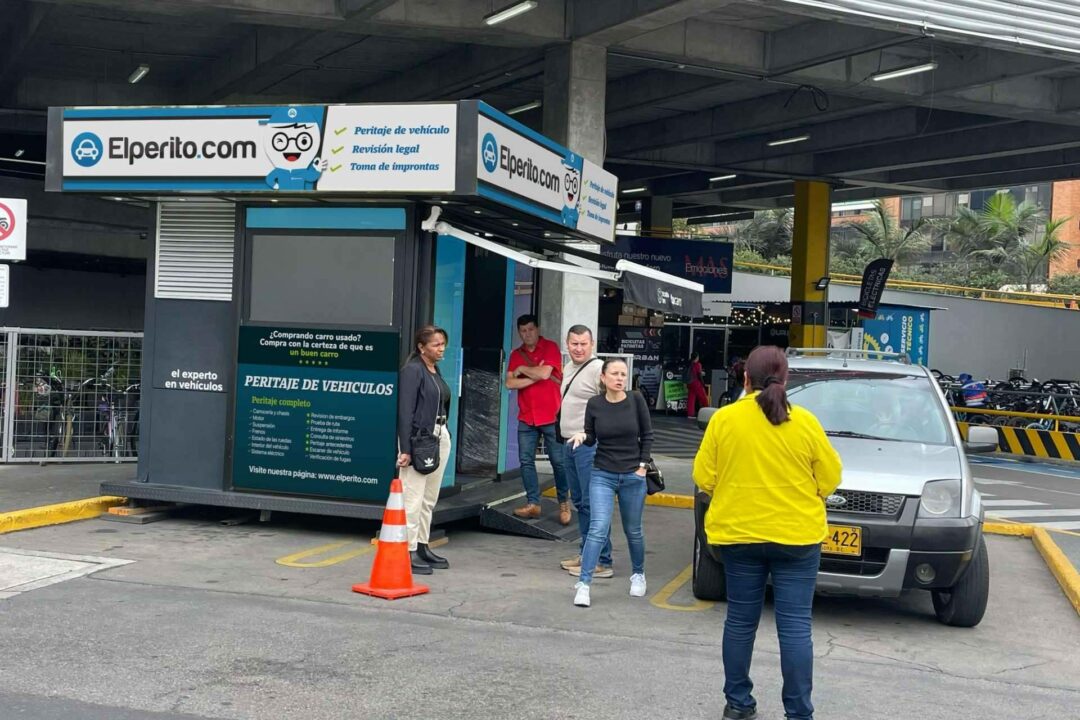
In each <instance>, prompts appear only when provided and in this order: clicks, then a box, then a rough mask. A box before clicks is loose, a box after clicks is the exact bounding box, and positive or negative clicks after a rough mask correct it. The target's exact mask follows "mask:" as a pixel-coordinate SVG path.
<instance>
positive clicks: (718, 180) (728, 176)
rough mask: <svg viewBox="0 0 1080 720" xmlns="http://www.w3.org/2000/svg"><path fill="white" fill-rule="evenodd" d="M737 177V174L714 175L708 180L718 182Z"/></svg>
mask: <svg viewBox="0 0 1080 720" xmlns="http://www.w3.org/2000/svg"><path fill="white" fill-rule="evenodd" d="M737 177H739V176H738V175H717V176H716V177H711V178H709V182H720V181H721V180H734V179H735V178H737Z"/></svg>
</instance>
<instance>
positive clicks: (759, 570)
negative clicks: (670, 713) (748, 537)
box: [720, 543, 821, 720]
mask: <svg viewBox="0 0 1080 720" xmlns="http://www.w3.org/2000/svg"><path fill="white" fill-rule="evenodd" d="M720 555H721V557H722V558H723V560H724V575H725V576H726V578H727V601H728V607H727V619H726V620H725V621H724V676H725V678H724V696H725V698H726V699H727V703H728V705H730V706H731V707H733V708H735V709H738V710H743V709H747V708H751V707H756V706H757V701H756V700H754V696H753V695H752V694H751V691H752V690H753V689H754V683H752V682H751V681H750V658H751V655H753V652H754V636H755V635H756V633H757V627H758V622H759V621H760V620H761V606H762V605H763V604H764V602H765V581H766V580H767V579H768V577H769V575H770V574H771V575H772V585H773V599H774V604H775V611H776V634H777V637H778V638H779V640H780V672H781V674H782V675H783V676H784V689H783V691H782V697H783V700H784V713H785V716H786V717H787V718H788V719H789V720H812V719H813V717H814V705H813V704H812V703H811V702H810V693H811V691H812V690H813V686H814V641H813V638H812V636H811V632H810V631H811V616H812V608H813V605H814V586H815V585H816V583H817V573H818V566H819V565H820V563H821V546H820V545H779V544H777V543H748V544H745V545H724V546H723V547H721V549H720Z"/></svg>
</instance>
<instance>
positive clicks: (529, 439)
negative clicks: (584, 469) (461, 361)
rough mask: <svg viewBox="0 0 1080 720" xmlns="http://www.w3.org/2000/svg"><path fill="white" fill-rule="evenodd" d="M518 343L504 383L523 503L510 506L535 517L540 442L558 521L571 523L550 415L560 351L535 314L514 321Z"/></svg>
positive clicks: (555, 403)
mask: <svg viewBox="0 0 1080 720" xmlns="http://www.w3.org/2000/svg"><path fill="white" fill-rule="evenodd" d="M517 329H518V335H519V336H520V337H521V343H522V344H521V347H519V348H517V349H515V350H514V351H513V352H512V353H510V364H509V366H508V368H507V373H506V387H508V388H510V389H511V390H517V391H518V460H519V461H520V462H521V481H522V483H523V484H524V485H525V505H524V506H522V507H519V508H517V509H516V510H514V514H515V515H517V516H518V517H520V518H538V517H540V479H539V478H538V477H537V475H536V446H537V444H538V443H539V441H540V436H541V435H543V436H544V447H545V448H546V449H547V455H548V459H549V460H550V461H551V467H552V469H553V470H554V471H555V492H556V494H557V495H558V498H559V522H561V523H562V524H563V525H569V524H570V490H569V485H568V484H567V481H566V472H565V469H564V466H563V446H562V444H561V443H559V442H558V441H557V440H556V438H555V418H556V416H557V415H558V414H559V405H561V404H562V392H561V388H562V364H563V362H562V352H561V351H560V350H559V346H558V345H557V344H556V343H554V342H552V341H551V340H548V339H547V338H544V337H541V335H540V328H539V327H538V326H537V321H536V316H535V315H522V316H521V317H519V318H518V320H517Z"/></svg>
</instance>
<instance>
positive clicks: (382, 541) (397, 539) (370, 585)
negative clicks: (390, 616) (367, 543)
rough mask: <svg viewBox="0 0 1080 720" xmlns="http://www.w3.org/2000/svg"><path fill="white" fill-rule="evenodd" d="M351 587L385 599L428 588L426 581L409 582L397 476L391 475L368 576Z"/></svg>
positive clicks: (393, 598) (411, 594) (403, 505)
mask: <svg viewBox="0 0 1080 720" xmlns="http://www.w3.org/2000/svg"><path fill="white" fill-rule="evenodd" d="M352 589H353V592H358V593H363V594H364V595H374V596H375V597H381V598H386V599H387V600H397V599H398V598H403V597H411V596H413V595H423V594H424V593H426V592H428V591H429V588H428V586H427V585H413V580H412V563H411V562H410V561H409V538H408V535H407V534H406V530H405V498H404V497H403V496H402V491H401V479H400V478H394V480H393V482H391V483H390V498H389V499H388V500H387V501H386V510H384V511H383V521H382V529H380V530H379V544H378V546H377V547H376V549H375V564H374V565H372V566H371V579H370V580H369V581H368V582H366V583H359V584H357V585H353V588H352Z"/></svg>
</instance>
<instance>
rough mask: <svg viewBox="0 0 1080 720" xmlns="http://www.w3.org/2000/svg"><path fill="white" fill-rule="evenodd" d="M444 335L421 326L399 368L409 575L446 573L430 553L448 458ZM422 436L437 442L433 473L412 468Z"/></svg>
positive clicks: (441, 559) (401, 474) (441, 560)
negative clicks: (442, 363)
mask: <svg viewBox="0 0 1080 720" xmlns="http://www.w3.org/2000/svg"><path fill="white" fill-rule="evenodd" d="M446 339H447V336H446V331H445V330H443V329H442V328H438V327H435V326H434V325H425V326H424V327H422V328H420V329H419V330H418V331H417V333H416V338H415V340H414V341H413V348H414V349H413V353H412V355H410V356H409V360H408V362H406V363H405V366H404V367H402V368H401V373H400V375H399V381H398V392H399V395H398V422H397V430H398V432H397V435H398V462H397V465H398V467H399V468H400V471H399V477H400V478H401V484H402V486H403V489H404V491H405V492H404V495H405V498H404V499H405V529H406V534H407V536H408V539H409V555H410V558H411V560H412V571H413V572H414V573H416V574H418V575H431V573H432V568H439V569H445V568H448V567H450V563H449V562H447V560H446V558H444V557H440V556H438V555H436V554H435V553H433V552H432V551H431V548H430V547H428V538H429V537H430V534H431V514H432V512H434V510H435V503H436V502H437V501H438V499H439V490H440V488H441V487H442V479H443V472H444V471H445V470H446V463H447V462H448V460H449V458H450V431H449V430H447V429H446V420H447V417H448V416H449V415H450V388H449V386H447V384H446V381H445V380H443V377H442V375H441V374H439V368H438V366H437V363H438V362H439V361H440V360H442V359H443V354H444V353H445V352H446ZM420 431H426V432H429V433H431V434H432V435H434V436H435V437H437V438H438V439H439V462H438V467H437V468H436V469H435V470H433V471H432V470H428V469H426V468H425V469H424V471H423V472H421V471H420V470H417V469H416V468H415V467H414V463H413V457H412V455H413V447H412V440H413V438H414V437H415V436H416V435H417V434H418V433H419V432H420Z"/></svg>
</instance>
